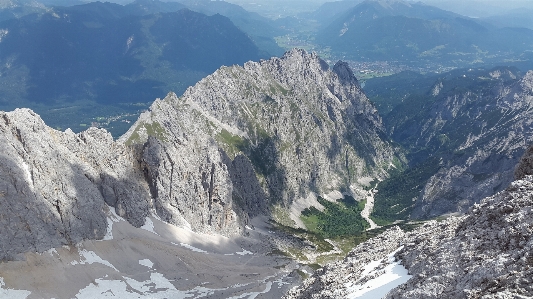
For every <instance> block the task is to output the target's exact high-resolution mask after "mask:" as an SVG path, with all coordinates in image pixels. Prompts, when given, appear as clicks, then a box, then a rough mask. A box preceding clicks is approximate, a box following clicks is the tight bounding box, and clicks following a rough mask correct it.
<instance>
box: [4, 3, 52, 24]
mask: <svg viewBox="0 0 533 299" xmlns="http://www.w3.org/2000/svg"><path fill="white" fill-rule="evenodd" d="M47 9H48V8H47V7H46V6H45V5H44V4H42V3H41V2H38V1H24V0H5V1H0V22H1V21H5V20H9V19H15V18H21V17H24V16H27V15H31V14H35V13H44V12H46V10H47Z"/></svg>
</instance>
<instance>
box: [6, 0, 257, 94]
mask: <svg viewBox="0 0 533 299" xmlns="http://www.w3.org/2000/svg"><path fill="white" fill-rule="evenodd" d="M135 9H136V7H134V6H121V5H118V4H111V3H99V2H95V3H90V4H86V5H82V6H73V7H64V8H54V9H53V10H51V11H50V12H48V13H45V14H41V15H32V16H27V17H24V18H20V19H12V20H8V21H5V22H3V23H0V28H1V29H2V31H1V35H2V40H1V43H0V61H1V62H2V67H1V69H0V72H1V74H2V76H1V77H0V99H1V100H0V101H3V102H4V104H7V103H6V102H7V101H9V103H11V104H13V102H14V101H15V102H16V101H17V100H24V99H27V100H31V101H38V102H46V103H49V104H51V103H54V102H57V101H67V102H69V101H75V100H95V101H97V102H100V103H105V104H109V103H116V102H140V101H142V102H145V101H150V100H152V99H154V98H156V97H161V96H164V95H165V94H166V93H167V92H168V91H171V90H172V91H175V92H178V93H181V92H183V91H184V90H185V88H186V87H188V86H190V85H192V84H194V83H195V82H196V81H197V80H199V79H201V78H202V77H204V76H205V75H207V74H209V73H211V72H213V71H214V70H216V69H217V68H219V67H220V66H221V65H233V64H242V63H244V62H246V61H248V60H257V59H259V58H260V57H261V54H260V51H259V49H258V48H257V46H256V45H255V44H254V43H253V41H252V40H251V39H250V38H249V37H248V36H247V35H246V34H245V33H244V32H242V31H241V30H239V29H238V28H237V27H236V26H235V25H234V24H233V23H232V22H231V21H230V20H229V19H228V18H226V17H223V16H221V15H213V16H206V15H203V14H200V13H196V12H193V11H190V10H187V9H184V10H180V11H177V12H171V13H157V14H148V15H144V16H136V15H133V14H135V13H134V12H135ZM137 11H138V10H137Z"/></svg>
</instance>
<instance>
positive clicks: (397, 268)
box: [345, 246, 411, 299]
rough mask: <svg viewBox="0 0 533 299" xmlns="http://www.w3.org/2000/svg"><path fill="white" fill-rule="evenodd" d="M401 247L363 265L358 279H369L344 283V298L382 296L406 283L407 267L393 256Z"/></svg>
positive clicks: (368, 298)
mask: <svg viewBox="0 0 533 299" xmlns="http://www.w3.org/2000/svg"><path fill="white" fill-rule="evenodd" d="M402 248H403V246H402V247H400V248H398V249H397V250H396V251H394V252H392V253H391V254H389V255H388V256H387V257H386V258H384V259H382V260H377V261H371V262H370V263H368V264H367V265H366V266H365V267H364V269H363V273H361V276H360V279H359V281H365V280H366V279H365V278H366V277H368V278H371V279H369V280H368V281H366V282H364V283H363V284H353V282H349V283H346V284H345V286H346V288H347V291H348V295H347V297H346V298H348V299H355V298H361V299H373V298H383V297H385V295H387V293H388V292H390V290H392V289H394V288H395V287H397V286H399V285H401V284H403V283H406V282H407V281H408V280H409V279H410V278H411V275H409V274H408V272H407V269H405V267H404V266H402V265H401V264H400V262H399V261H397V262H396V261H395V258H394V255H395V254H396V253H397V252H398V251H400V250H401V249H402ZM382 265H383V266H382ZM380 266H381V267H380Z"/></svg>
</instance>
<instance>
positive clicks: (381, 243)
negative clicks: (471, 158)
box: [286, 149, 533, 298]
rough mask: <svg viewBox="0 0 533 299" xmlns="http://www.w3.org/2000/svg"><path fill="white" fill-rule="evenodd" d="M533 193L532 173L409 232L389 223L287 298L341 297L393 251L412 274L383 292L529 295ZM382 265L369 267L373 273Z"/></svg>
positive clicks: (397, 295)
mask: <svg viewBox="0 0 533 299" xmlns="http://www.w3.org/2000/svg"><path fill="white" fill-rule="evenodd" d="M529 151H531V149H530V150H529ZM528 165H529V164H528V162H527V161H526V159H524V160H523V162H522V164H520V165H519V166H518V168H517V169H522V170H524V169H526V168H528V169H529V170H530V171H531V166H530V165H529V166H528ZM532 196H533V176H531V175H525V176H523V177H522V178H521V179H520V180H517V181H514V182H512V183H511V184H510V185H509V187H507V188H506V189H505V190H504V191H502V192H500V193H498V194H496V195H494V196H491V197H488V198H485V199H484V200H483V201H482V202H481V203H479V204H476V205H474V206H473V207H472V208H471V209H470V210H469V212H468V213H467V214H466V215H465V216H461V217H449V218H448V219H446V220H443V221H440V222H438V221H435V220H432V221H429V222H426V223H424V224H423V225H421V226H420V227H418V228H416V229H415V230H413V231H410V232H403V231H401V230H400V229H399V228H398V227H394V228H391V229H389V230H388V231H386V232H384V233H382V234H381V235H379V236H378V237H376V238H373V239H371V240H369V241H367V242H365V243H363V244H360V245H359V246H357V247H356V248H355V249H354V250H352V251H351V252H350V253H349V254H348V256H347V257H346V258H345V259H344V260H343V261H341V262H337V263H335V264H331V265H327V266H325V267H324V268H322V269H320V270H318V271H317V272H316V273H315V274H313V276H312V277H311V278H309V279H307V280H306V281H305V282H304V283H303V285H302V286H300V287H297V288H295V289H293V290H291V291H290V292H289V293H288V294H287V295H286V298H344V297H345V296H346V295H348V294H349V293H350V291H351V290H350V286H352V285H361V283H360V281H361V279H363V278H365V277H368V270H366V273H363V272H365V271H363V270H362V269H368V268H369V265H370V263H369V262H370V261H376V260H377V261H379V260H380V259H382V258H383V257H384V256H386V255H387V254H394V256H395V258H396V259H397V260H399V261H400V262H401V264H403V266H404V267H405V268H407V270H408V273H409V275H410V276H411V277H410V278H409V280H408V281H407V282H406V283H404V284H401V285H400V286H398V287H396V288H394V289H393V290H391V291H390V292H389V293H388V294H387V296H386V297H384V298H529V297H531V296H533V287H532V286H533V255H532V252H533V237H532V236H533V234H532V233H533V202H532V201H531V198H532ZM395 251H397V252H395ZM384 263H385V262H383V261H382V262H381V264H384ZM379 267H380V266H377V268H379ZM381 267H384V266H381ZM383 272H384V271H381V272H380V271H379V270H378V271H374V272H373V273H374V276H373V277H370V279H371V278H375V277H379V276H380V275H383ZM365 275H366V276H365Z"/></svg>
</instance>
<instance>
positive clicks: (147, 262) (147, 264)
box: [139, 259, 154, 269]
mask: <svg viewBox="0 0 533 299" xmlns="http://www.w3.org/2000/svg"><path fill="white" fill-rule="evenodd" d="M139 265H143V266H145V267H148V268H150V269H152V267H153V266H154V263H152V261H151V260H149V259H144V260H140V261H139Z"/></svg>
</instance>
